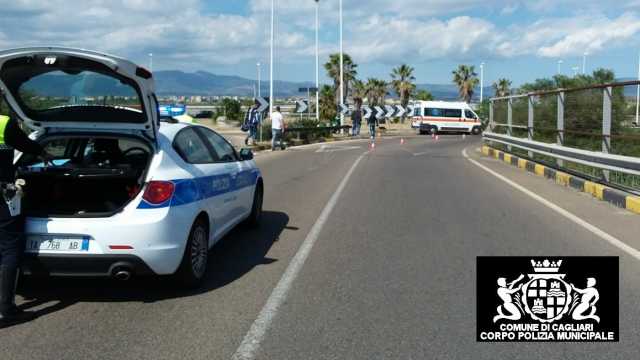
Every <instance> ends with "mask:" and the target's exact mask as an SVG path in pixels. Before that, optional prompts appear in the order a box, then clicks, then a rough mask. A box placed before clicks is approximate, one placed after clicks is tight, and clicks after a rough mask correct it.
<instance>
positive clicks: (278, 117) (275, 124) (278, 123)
mask: <svg viewBox="0 0 640 360" xmlns="http://www.w3.org/2000/svg"><path fill="white" fill-rule="evenodd" d="M285 129H286V125H285V123H284V117H283V116H282V113H280V106H276V111H274V112H273V114H272V115H271V135H272V137H271V150H273V151H275V150H276V142H278V143H279V144H280V149H282V150H284V141H282V134H283V133H284V130H285Z"/></svg>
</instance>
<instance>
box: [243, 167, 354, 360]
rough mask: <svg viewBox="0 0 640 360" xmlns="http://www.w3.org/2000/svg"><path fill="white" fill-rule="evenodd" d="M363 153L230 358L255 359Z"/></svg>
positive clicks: (326, 206)
mask: <svg viewBox="0 0 640 360" xmlns="http://www.w3.org/2000/svg"><path fill="white" fill-rule="evenodd" d="M363 157H364V154H363V155H360V157H358V159H357V160H356V161H355V162H354V163H353V165H352V166H351V168H350V169H349V171H348V172H347V174H346V175H345V176H344V178H343V179H342V181H341V182H340V185H338V188H337V189H336V191H335V192H334V193H333V195H332V196H331V198H330V199H329V202H327V204H326V205H325V207H324V209H323V210H322V213H320V216H319V217H318V219H317V220H316V222H315V224H313V227H312V228H311V230H310V231H309V233H308V234H307V237H306V238H305V239H304V242H303V243H302V245H301V246H300V249H298V252H297V253H296V255H295V256H294V257H293V259H292V260H291V263H289V266H288V267H287V270H285V272H284V274H283V275H282V277H281V278H280V281H278V284H277V285H276V287H275V288H274V289H273V291H272V292H271V295H270V296H269V299H268V300H267V303H266V304H265V305H264V307H263V308H262V310H261V311H260V314H259V315H258V318H257V319H256V320H255V321H254V322H253V324H252V325H251V328H250V329H249V332H247V334H246V335H245V337H244V339H243V340H242V343H241V344H240V346H239V347H238V349H237V350H236V352H235V353H234V354H233V357H232V359H234V360H252V359H255V357H256V355H257V352H258V350H259V349H260V344H261V343H262V341H263V340H264V337H265V334H266V332H267V330H268V329H269V327H270V326H271V323H272V322H273V320H274V319H275V317H276V316H277V315H278V310H279V309H280V306H281V305H282V304H283V303H284V301H285V300H286V298H287V294H288V293H289V290H290V289H291V285H292V284H293V282H294V281H295V280H296V278H297V277H298V274H299V273H300V270H302V267H303V266H304V263H305V261H306V260H307V257H308V256H309V253H310V252H311V249H312V248H313V245H314V244H315V242H316V240H318V236H319V235H320V231H322V228H323V227H324V224H325V223H326V222H327V220H328V219H329V215H330V214H331V211H333V208H334V207H335V206H336V204H337V203H338V199H339V198H340V195H341V194H342V191H343V190H344V188H345V187H346V185H347V183H348V182H349V178H351V175H352V174H353V172H354V170H355V169H356V167H357V166H358V164H359V163H360V161H361V160H362V158H363Z"/></svg>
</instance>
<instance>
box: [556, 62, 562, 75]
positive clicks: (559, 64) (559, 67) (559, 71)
mask: <svg viewBox="0 0 640 360" xmlns="http://www.w3.org/2000/svg"><path fill="white" fill-rule="evenodd" d="M563 62H564V61H562V60H558V72H557V73H556V74H558V75H560V73H562V71H561V70H560V69H561V67H562V63H563Z"/></svg>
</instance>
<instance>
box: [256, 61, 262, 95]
mask: <svg viewBox="0 0 640 360" xmlns="http://www.w3.org/2000/svg"><path fill="white" fill-rule="evenodd" d="M256 67H257V69H258V97H261V96H262V95H261V94H260V84H261V83H262V81H261V80H260V76H261V71H260V63H257V64H256Z"/></svg>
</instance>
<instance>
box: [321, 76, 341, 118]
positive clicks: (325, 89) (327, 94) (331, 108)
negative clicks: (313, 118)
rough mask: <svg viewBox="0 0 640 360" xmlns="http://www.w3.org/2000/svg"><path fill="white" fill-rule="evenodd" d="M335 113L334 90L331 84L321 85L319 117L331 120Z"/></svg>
mask: <svg viewBox="0 0 640 360" xmlns="http://www.w3.org/2000/svg"><path fill="white" fill-rule="evenodd" d="M337 113H338V109H337V107H336V92H335V90H334V89H333V87H332V86H329V85H323V86H322V87H321V88H320V118H321V119H323V120H328V121H331V120H332V119H333V118H335V117H336V114H337Z"/></svg>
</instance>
